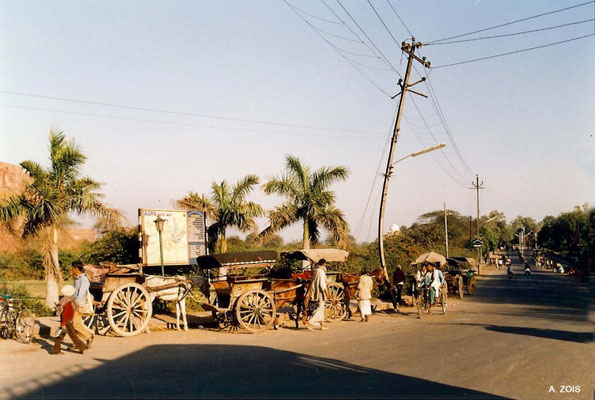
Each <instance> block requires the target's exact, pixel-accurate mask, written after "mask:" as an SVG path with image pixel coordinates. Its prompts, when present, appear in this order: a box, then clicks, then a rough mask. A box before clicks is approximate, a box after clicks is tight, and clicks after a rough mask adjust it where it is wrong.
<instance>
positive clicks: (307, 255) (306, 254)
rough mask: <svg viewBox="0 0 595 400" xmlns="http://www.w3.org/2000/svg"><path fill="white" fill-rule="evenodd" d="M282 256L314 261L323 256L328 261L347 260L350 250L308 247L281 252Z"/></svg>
mask: <svg viewBox="0 0 595 400" xmlns="http://www.w3.org/2000/svg"><path fill="white" fill-rule="evenodd" d="M281 256H282V257H285V258H287V259H290V260H304V261H307V260H310V261H312V262H314V263H317V262H318V261H320V260H321V259H323V258H324V259H325V260H326V261H328V262H345V261H347V257H349V252H348V251H345V250H339V249H308V250H296V251H286V252H283V253H281Z"/></svg>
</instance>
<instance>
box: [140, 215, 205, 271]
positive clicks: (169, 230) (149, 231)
mask: <svg viewBox="0 0 595 400" xmlns="http://www.w3.org/2000/svg"><path fill="white" fill-rule="evenodd" d="M157 217H161V218H163V219H164V220H165V223H164V225H163V232H162V234H161V235H162V240H163V264H164V265H189V264H196V257H198V256H201V255H204V254H206V248H207V246H206V244H207V234H206V218H205V214H204V212H202V211H187V210H153V209H144V208H141V209H139V210H138V224H139V240H140V242H141V243H140V254H139V256H140V260H141V263H142V264H143V265H145V266H153V265H161V256H160V250H159V232H157V227H156V225H155V220H156V219H157Z"/></svg>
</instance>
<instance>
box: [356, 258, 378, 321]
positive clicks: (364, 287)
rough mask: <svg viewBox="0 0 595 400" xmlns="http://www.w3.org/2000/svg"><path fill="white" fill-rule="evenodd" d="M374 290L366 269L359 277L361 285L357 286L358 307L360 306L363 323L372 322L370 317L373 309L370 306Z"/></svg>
mask: <svg viewBox="0 0 595 400" xmlns="http://www.w3.org/2000/svg"><path fill="white" fill-rule="evenodd" d="M372 289H374V282H373V281H372V277H371V276H370V275H368V274H367V273H366V270H365V269H362V273H361V276H360V277H359V284H358V285H357V290H358V295H357V305H358V306H359V312H360V314H361V316H362V322H368V321H370V315H372V307H371V305H370V300H372Z"/></svg>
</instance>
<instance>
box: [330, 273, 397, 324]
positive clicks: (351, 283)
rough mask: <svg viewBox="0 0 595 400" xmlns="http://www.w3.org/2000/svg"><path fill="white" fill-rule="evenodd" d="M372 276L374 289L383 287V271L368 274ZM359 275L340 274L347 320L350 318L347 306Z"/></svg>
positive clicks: (354, 292) (357, 282)
mask: <svg viewBox="0 0 595 400" xmlns="http://www.w3.org/2000/svg"><path fill="white" fill-rule="evenodd" d="M370 275H371V276H372V281H373V282H374V287H376V286H383V285H384V284H385V282H386V279H385V277H384V271H383V270H382V268H377V269H375V270H373V271H371V272H370ZM360 276H361V275H359V274H347V273H345V274H341V276H340V278H339V282H341V283H342V284H343V289H344V290H345V308H346V309H347V318H351V308H350V307H349V304H350V302H351V299H352V298H354V297H355V294H356V292H357V285H358V284H359V278H360Z"/></svg>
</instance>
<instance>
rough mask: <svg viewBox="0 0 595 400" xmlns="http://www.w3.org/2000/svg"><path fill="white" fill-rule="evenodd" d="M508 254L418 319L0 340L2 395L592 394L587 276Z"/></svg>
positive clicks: (407, 313)
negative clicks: (472, 285)
mask: <svg viewBox="0 0 595 400" xmlns="http://www.w3.org/2000/svg"><path fill="white" fill-rule="evenodd" d="M513 261H516V262H517V264H515V270H516V272H517V274H516V276H515V278H514V279H513V280H512V281H509V280H508V279H507V278H506V275H505V270H502V271H498V270H490V269H487V268H486V269H484V270H483V271H482V272H485V273H486V275H485V276H483V277H482V278H481V281H480V283H479V287H478V291H477V292H476V295H474V296H466V297H465V299H463V300H458V299H452V300H451V301H450V303H449V312H448V314H447V315H440V312H439V311H438V310H436V312H435V313H434V314H432V315H429V316H427V315H424V316H423V317H422V319H421V320H418V319H417V317H416V315H415V314H414V313H413V310H412V309H411V310H408V309H404V310H403V313H402V314H400V315H396V314H383V315H381V314H377V315H375V316H374V318H373V320H372V322H370V323H368V324H365V323H360V322H350V321H346V322H342V323H338V324H334V325H332V326H331V329H330V330H328V331H323V332H310V331H307V330H305V329H301V330H294V329H283V330H281V331H269V332H265V333H263V334H259V335H249V334H230V333H219V332H211V331H206V330H199V329H194V330H191V331H190V332H171V331H170V332H167V331H162V332H153V333H151V334H143V335H140V336H137V337H134V338H115V337H99V338H97V339H96V341H95V342H96V343H95V345H94V346H93V348H92V349H91V350H90V351H89V352H88V353H85V354H84V355H79V354H75V353H72V352H66V353H65V354H63V355H60V356H50V355H49V354H48V353H47V348H48V343H47V342H45V341H43V340H42V341H41V342H39V343H38V344H33V345H30V346H24V345H20V344H18V343H16V342H14V341H3V342H0V354H2V355H3V357H2V362H1V363H0V397H7V398H11V397H19V398H23V397H26V398H41V397H43V398H77V397H86V398H88V397H101V398H106V397H112V398H114V397H126V398H131V397H140V398H144V397H234V398H241V397H269V398H270V397H284V398H288V397H314V398H320V397H335V398H337V397H339V398H345V397H350V398H362V397H367V398H370V397H374V398H376V397H396V398H467V399H476V398H477V399H483V398H499V397H511V398H526V399H542V398H555V399H558V398H563V399H566V398H585V399H591V398H593V388H594V387H595V379H594V376H595V373H594V368H593V360H595V351H594V347H593V343H592V339H593V325H592V322H589V309H588V304H589V290H588V284H587V282H584V281H579V280H577V279H574V278H569V277H564V276H560V275H557V274H553V273H551V272H539V271H536V272H534V274H533V276H531V277H530V278H525V277H524V276H522V266H521V265H520V264H518V261H519V260H518V259H517V260H513ZM560 386H580V393H576V392H574V393H557V392H559V391H560ZM551 387H553V389H554V390H555V391H556V393H551V392H550V390H551ZM575 391H576V389H575Z"/></svg>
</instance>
